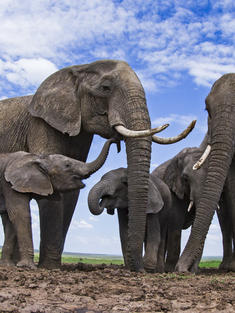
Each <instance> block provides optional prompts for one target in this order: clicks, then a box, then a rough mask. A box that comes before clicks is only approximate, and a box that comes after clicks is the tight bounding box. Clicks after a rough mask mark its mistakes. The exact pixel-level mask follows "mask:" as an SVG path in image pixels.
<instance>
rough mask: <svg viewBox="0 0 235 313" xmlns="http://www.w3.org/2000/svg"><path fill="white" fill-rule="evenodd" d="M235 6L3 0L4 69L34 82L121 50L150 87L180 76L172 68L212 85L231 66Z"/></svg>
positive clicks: (12, 79)
mask: <svg viewBox="0 0 235 313" xmlns="http://www.w3.org/2000/svg"><path fill="white" fill-rule="evenodd" d="M232 8H234V4H233V1H231V0H226V1H220V0H215V1H213V3H212V4H211V5H210V6H209V5H208V1H173V0H168V1H162V0H157V1H153V0H148V1H144V2H143V1H133V0H124V1H122V2H118V1H115V0H112V1H110V0H95V1H85V0H81V1H79V2H77V1H75V0H71V1H69V2H68V3H65V2H64V1H62V0H59V1H56V2H52V1H49V0H43V1H39V0H36V1H29V0H23V1H21V2H20V4H19V3H18V2H17V1H10V0H4V1H2V2H1V11H0V18H1V32H0V43H1V44H0V55H1V58H0V68H2V67H4V68H8V70H9V72H7V71H6V70H5V71H4V72H3V70H1V69H0V75H4V77H5V78H6V79H7V80H8V82H9V83H10V84H11V83H13V84H15V83H17V84H19V83H20V85H23V86H24V87H27V86H29V87H30V86H32V85H37V84H38V83H39V82H40V81H41V80H42V79H43V78H44V77H45V76H46V75H48V73H51V72H53V71H54V70H56V69H57V68H61V67H64V66H66V65H71V64H79V63H84V62H89V61H92V60H94V59H97V58H98V59H100V58H117V59H124V60H126V61H128V62H129V63H130V64H131V65H132V66H133V67H134V69H135V70H137V72H138V73H140V78H141V80H142V81H143V85H144V87H145V88H146V90H148V91H156V90H158V89H160V88H162V87H163V86H164V87H166V86H172V85H174V84H177V83H178V82H179V79H178V81H177V80H176V79H175V74H177V75H178V78H180V76H181V75H183V74H185V72H186V73H188V74H189V75H190V76H191V77H192V78H193V80H194V81H195V83H196V84H197V85H203V86H208V85H209V84H211V83H212V82H213V81H214V80H215V79H217V78H218V77H219V76H220V75H222V74H223V73H225V72H228V71H230V72H231V71H234V67H235V61H234V60H235V58H234V56H235V52H234V48H233V47H234V40H235V36H234V34H235V22H234V18H233V14H232V13H231V9H232ZM39 12H40V14H39ZM221 42H223V44H221ZM91 47H92V48H91ZM26 60H27V61H26ZM43 60H44V61H43ZM40 63H41V65H42V67H41V66H40Z"/></svg>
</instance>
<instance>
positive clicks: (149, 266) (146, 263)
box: [144, 260, 156, 273]
mask: <svg viewBox="0 0 235 313" xmlns="http://www.w3.org/2000/svg"><path fill="white" fill-rule="evenodd" d="M144 269H145V270H146V272H148V273H155V272H156V264H154V263H153V262H150V261H146V260H144Z"/></svg>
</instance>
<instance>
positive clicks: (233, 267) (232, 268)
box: [228, 259, 235, 272]
mask: <svg viewBox="0 0 235 313" xmlns="http://www.w3.org/2000/svg"><path fill="white" fill-rule="evenodd" d="M228 271H231V272H235V260H234V259H233V260H232V261H231V262H230V263H229V265H228Z"/></svg>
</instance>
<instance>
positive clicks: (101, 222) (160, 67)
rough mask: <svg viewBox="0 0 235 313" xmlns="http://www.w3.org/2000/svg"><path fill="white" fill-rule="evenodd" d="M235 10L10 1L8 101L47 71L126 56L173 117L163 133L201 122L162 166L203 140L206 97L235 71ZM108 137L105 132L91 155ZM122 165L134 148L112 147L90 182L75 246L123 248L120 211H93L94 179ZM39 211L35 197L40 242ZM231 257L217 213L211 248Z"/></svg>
mask: <svg viewBox="0 0 235 313" xmlns="http://www.w3.org/2000/svg"><path fill="white" fill-rule="evenodd" d="M234 15H235V2H234V1H233V0H214V1H205V0H200V1H199V0H188V1H184V0H181V1H180V0H175V1H170V0H164V1H163V0H145V1H142V0H124V1H117V0H89V1H86V0H71V1H61V0H56V1H55V0H54V1H53V0H34V1H31V0H21V1H19V0H1V6H0V20H1V32H0V99H4V98H7V97H14V96H21V95H26V94H31V93H33V92H34V91H35V90H36V89H37V87H38V86H39V84H40V83H41V82H42V81H43V80H44V79H45V78H46V77H47V76H49V75H50V74H51V73H53V72H55V71H56V70H58V69H60V68H63V67H65V66H68V65H73V64H83V63H89V62H92V61H95V60H98V59H107V58H110V59H121V60H125V61H127V62H128V63H129V64H130V65H131V67H132V68H133V69H134V70H135V71H136V73H137V74H138V76H139V78H140V79H141V82H142V84H143V86H144V88H145V91H146V97H147V103H148V108H149V112H150V117H151V120H152V124H153V126H158V125H159V124H162V123H165V122H166V123H167V122H169V123H170V127H169V128H168V129H167V130H165V131H164V132H163V133H161V135H162V136H173V135H175V134H176V133H179V132H181V131H182V130H183V129H184V128H185V127H186V126H187V125H188V124H189V122H190V121H191V120H193V119H197V124H196V127H195V129H194V131H193V132H192V133H191V134H190V135H189V136H188V138H187V139H185V140H183V141H181V142H179V143H176V144H174V145H169V146H159V145H157V144H154V146H153V149H152V150H153V153H152V161H151V170H153V169H154V168H155V167H156V166H157V165H159V164H161V163H162V162H163V161H165V160H167V159H169V158H171V157H173V156H174V155H175V154H176V153H178V152H179V151H180V150H181V149H183V148H184V147H189V146H198V145H199V144H200V142H201V140H202V138H203V136H204V134H205V131H206V127H207V125H206V119H207V115H206V112H205V110H204V107H205V105H204V99H205V97H206V95H207V94H208V92H209V90H210V87H211V85H212V83H213V82H214V81H215V80H216V79H217V78H219V77H220V76H221V75H222V74H224V73H228V72H235V49H234V42H235V18H234V17H235V16H234ZM103 142H104V140H103V139H102V138H99V137H98V136H95V140H94V141H93V144H92V148H91V151H90V154H89V160H92V159H94V158H95V157H96V155H97V152H98V151H99V150H100V148H101V145H102V144H103ZM120 166H126V157H125V147H124V145H122V152H121V153H120V154H117V153H116V150H115V147H112V148H111V153H110V155H109V157H108V160H107V162H106V163H105V165H104V166H103V168H102V169H101V170H99V171H98V172H97V173H96V174H94V175H93V176H92V177H91V178H90V179H88V180H86V181H85V183H86V188H85V189H83V190H82V191H81V195H80V198H79V202H78V205H77V209H76V212H75V214H74V218H73V221H72V224H71V227H70V230H69V233H68V236H67V240H66V244H65V250H66V251H73V252H89V253H111V254H120V251H121V250H120V243H119V235H118V225H117V217H116V216H108V215H106V214H103V215H102V216H99V217H94V216H92V215H91V214H90V213H89V211H88V208H87V194H88V192H89V190H90V188H91V187H92V186H93V184H95V183H96V182H97V181H98V180H99V179H100V177H101V176H102V175H103V174H104V173H105V172H107V171H109V170H111V169H113V168H118V167H120ZM37 211H38V210H37V208H36V205H35V202H34V201H33V202H32V217H33V231H34V244H35V248H37V247H38V243H39V224H38V213H37ZM187 234H188V231H186V232H184V236H183V237H184V238H183V241H184V242H185V240H186V237H187ZM1 243H2V237H1V238H0V244H1ZM221 254H222V244H221V235H220V230H219V226H218V222H217V221H216V219H214V220H213V223H212V225H211V228H210V232H209V234H208V238H207V241H206V246H205V249H204V255H221Z"/></svg>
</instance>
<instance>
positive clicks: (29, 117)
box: [0, 60, 193, 271]
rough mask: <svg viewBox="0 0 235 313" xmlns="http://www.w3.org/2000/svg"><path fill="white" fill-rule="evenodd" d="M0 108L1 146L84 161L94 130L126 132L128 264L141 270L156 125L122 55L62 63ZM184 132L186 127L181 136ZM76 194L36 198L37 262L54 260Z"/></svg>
mask: <svg viewBox="0 0 235 313" xmlns="http://www.w3.org/2000/svg"><path fill="white" fill-rule="evenodd" d="M0 111H1V116H0V119H1V120H0V125H1V126H0V152H14V151H18V150H24V151H28V152H31V153H36V154H40V153H41V154H55V153H59V154H63V155H66V156H69V157H72V158H75V159H78V160H80V161H83V162H85V161H86V158H87V155H88V152H89V148H90V145H91V142H92V138H93V135H94V134H98V135H100V136H102V137H104V138H111V137H116V138H117V137H119V138H125V142H126V150H127V162H128V182H129V188H128V197H129V207H130V221H129V246H128V247H129V248H128V251H129V262H130V268H131V269H132V270H137V271H138V270H140V269H141V267H142V261H141V260H142V258H141V254H142V243H143V237H144V229H145V208H146V203H147V193H148V173H149V162H150V153H151V137H150V136H151V135H152V134H153V133H154V132H155V131H156V130H154V131H150V126H151V125H150V118H149V114H148V109H147V106H146V99H145V93H144V90H143V87H142V85H141V83H140V81H139V79H138V77H137V76H136V74H135V72H134V71H133V70H132V69H131V68H130V66H129V65H128V64H127V63H125V62H122V61H115V60H102V61H97V62H93V63H90V64H85V65H80V66H71V67H67V68H64V69H62V70H60V71H58V72H56V73H54V74H52V75H51V76H50V77H48V78H47V79H46V80H45V81H44V82H43V83H42V84H41V85H40V87H39V88H38V90H37V91H36V93H35V95H33V96H27V97H20V98H13V99H8V100H3V101H1V103H0ZM191 128H193V125H192V127H191ZM136 131H139V132H136ZM135 136H145V137H141V138H136V137H135ZM146 136H147V137H146ZM183 136H185V134H182V136H180V138H182V137H183ZM130 137H132V138H130ZM153 137H154V141H158V138H157V137H156V136H153ZM177 140H179V138H177V139H176V138H173V139H172V140H171V139H170V142H171V141H172V142H173V141H177ZM160 142H161V143H162V140H161V138H160ZM168 142H169V141H168V140H167V143H168ZM78 193H79V192H78V191H77V192H71V193H69V194H66V195H63V196H62V199H61V201H60V202H52V201H48V200H40V201H39V202H38V204H39V208H40V225H41V244H40V260H39V265H40V266H42V267H47V268H52V267H58V266H59V265H60V262H61V254H62V250H63V246H64V241H65V237H66V234H67V230H68V227H69V224H70V221H71V218H72V215H73V212H74V208H75V205H76V202H77V198H78ZM65 207H66V210H64V208H65Z"/></svg>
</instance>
